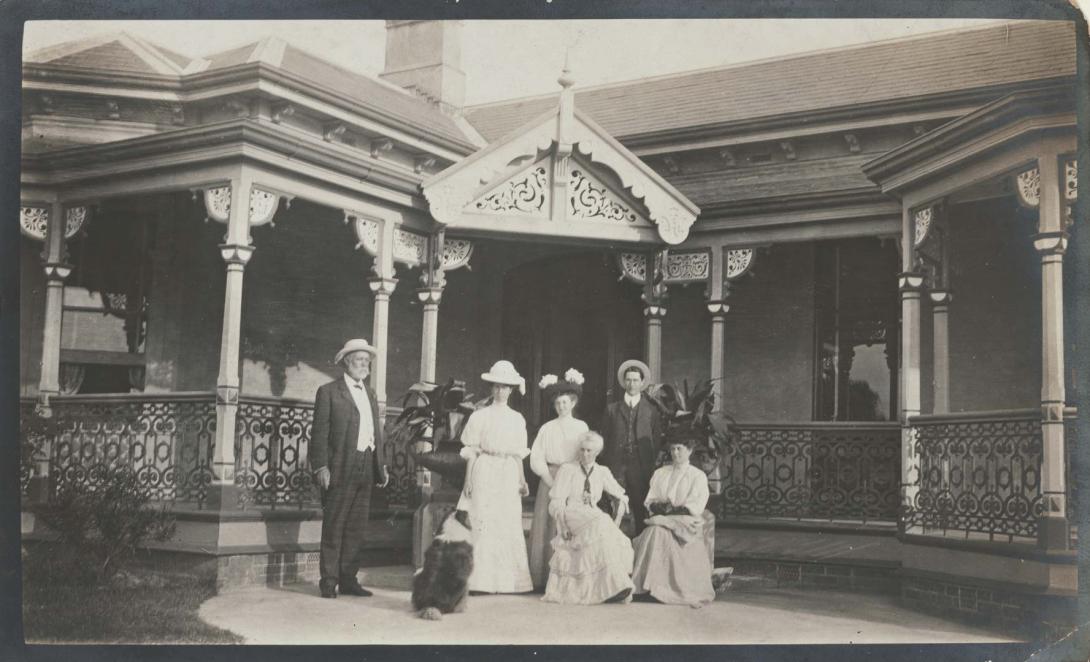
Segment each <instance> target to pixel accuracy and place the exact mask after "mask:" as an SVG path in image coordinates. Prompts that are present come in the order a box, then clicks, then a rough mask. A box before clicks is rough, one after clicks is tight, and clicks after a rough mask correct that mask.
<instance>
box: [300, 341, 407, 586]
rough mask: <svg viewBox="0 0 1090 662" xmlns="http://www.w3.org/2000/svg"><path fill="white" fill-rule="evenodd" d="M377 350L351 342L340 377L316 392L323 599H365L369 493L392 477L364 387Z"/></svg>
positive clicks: (314, 457) (313, 459) (314, 455)
mask: <svg viewBox="0 0 1090 662" xmlns="http://www.w3.org/2000/svg"><path fill="white" fill-rule="evenodd" d="M375 351H376V350H375V348H374V347H373V346H371V344H370V343H368V342H367V341H366V340H364V339H362V338H355V339H352V340H349V341H348V342H346V343H345V344H344V347H342V348H341V351H339V352H337V356H336V358H334V359H333V362H334V363H335V364H336V365H338V366H340V368H341V370H343V371H344V376H343V377H342V378H340V379H335V380H333V381H331V382H329V383H328V384H325V385H323V386H320V387H319V388H318V393H317V395H316V396H315V398H314V424H313V426H312V428H311V440H310V466H311V467H312V468H313V469H314V472H315V474H316V476H317V479H318V485H319V486H320V487H321V489H322V546H321V560H320V562H319V566H320V571H321V580H320V581H319V582H318V588H319V590H320V591H321V593H322V597H323V598H335V597H337V593H338V589H339V591H340V593H341V594H345V595H358V596H362V597H367V596H369V595H371V592H370V591H368V590H367V589H365V588H363V587H362V586H360V583H359V580H358V579H357V578H356V574H357V573H358V572H359V555H360V549H361V548H362V546H363V539H364V533H365V531H366V527H367V519H368V517H369V516H370V510H371V489H372V487H373V486H374V485H375V484H376V483H377V484H378V486H379V487H386V485H387V484H388V483H389V482H390V476H389V473H388V472H387V469H386V464H387V462H386V452H385V450H384V448H383V443H382V427H383V426H382V421H381V420H380V419H379V413H378V402H377V401H376V400H375V394H374V392H373V391H372V390H371V387H370V386H369V385H368V384H367V376H368V374H370V372H371V359H372V357H373V356H374V355H375Z"/></svg>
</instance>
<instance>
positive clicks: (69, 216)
mask: <svg viewBox="0 0 1090 662" xmlns="http://www.w3.org/2000/svg"><path fill="white" fill-rule="evenodd" d="M87 216H88V209H87V207H82V206H81V207H69V208H68V209H66V210H64V238H65V239H71V238H72V237H74V236H76V235H77V234H79V231H80V230H81V229H82V228H83V226H84V224H85V223H86V222H87Z"/></svg>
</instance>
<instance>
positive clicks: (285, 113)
mask: <svg viewBox="0 0 1090 662" xmlns="http://www.w3.org/2000/svg"><path fill="white" fill-rule="evenodd" d="M294 114H295V106H293V105H291V104H290V103H278V104H276V105H274V106H273V107H272V121H273V122H275V123H277V124H280V123H281V122H283V121H284V118H287V117H291V116H292V115H294Z"/></svg>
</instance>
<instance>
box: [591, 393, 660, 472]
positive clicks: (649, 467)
mask: <svg viewBox="0 0 1090 662" xmlns="http://www.w3.org/2000/svg"><path fill="white" fill-rule="evenodd" d="M627 408H628V405H627V404H625V401H624V396H621V399H620V400H618V401H617V402H611V403H610V404H609V405H608V406H607V407H606V411H605V415H603V416H602V422H601V425H600V426H599V432H601V434H602V437H603V438H604V439H605V447H604V448H603V449H602V464H604V465H606V466H607V467H609V469H610V471H612V472H613V473H614V475H623V473H624V472H623V469H624V467H625V464H626V462H625V457H624V454H623V453H622V452H621V448H620V445H621V444H623V443H624V440H625V438H626V437H627V435H628V430H627V429H626V428H625V420H626V417H625V413H624V411H623V410H624V409H627ZM661 440H662V423H661V420H660V418H659V414H658V410H656V409H655V405H653V404H651V402H650V401H649V400H648V399H647V395H641V396H640V402H639V404H637V405H636V449H635V450H636V457H637V458H638V459H639V465H640V470H641V471H640V474H641V475H640V476H639V478H640V479H641V482H642V484H643V485H644V486H645V487H644V493H646V485H647V484H649V483H650V481H651V474H652V473H654V471H655V459H656V457H657V455H658V452H659V442H660V441H661ZM629 478H633V477H631V476H630V477H629Z"/></svg>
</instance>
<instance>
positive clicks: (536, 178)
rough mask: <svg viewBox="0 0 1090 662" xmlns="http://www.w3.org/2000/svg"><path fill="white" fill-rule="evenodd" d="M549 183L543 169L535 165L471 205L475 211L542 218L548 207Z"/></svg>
mask: <svg viewBox="0 0 1090 662" xmlns="http://www.w3.org/2000/svg"><path fill="white" fill-rule="evenodd" d="M548 191H549V181H548V175H547V174H546V171H545V168H544V167H543V166H540V165H535V166H534V167H532V168H530V169H529V170H524V171H522V172H520V173H518V174H517V175H515V176H514V177H511V178H509V179H508V180H507V181H505V182H504V183H502V184H500V185H499V186H497V187H496V188H495V189H493V190H492V191H491V192H490V193H489V194H488V195H485V196H484V197H482V198H480V199H478V200H477V201H476V202H474V203H473V208H474V209H475V210H476V211H480V212H486V213H497V214H528V215H530V216H542V215H544V214H545V213H546V211H547V209H548V207H547V205H546V203H547V201H548V197H547V196H548Z"/></svg>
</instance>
